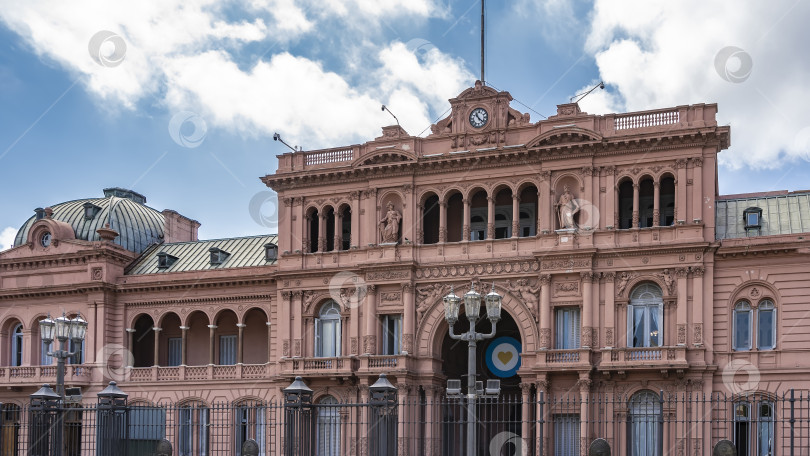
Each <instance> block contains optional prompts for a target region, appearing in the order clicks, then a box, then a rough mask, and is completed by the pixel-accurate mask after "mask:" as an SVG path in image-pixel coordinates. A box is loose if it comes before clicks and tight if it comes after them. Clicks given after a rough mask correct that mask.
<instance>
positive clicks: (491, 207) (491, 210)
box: [487, 195, 495, 239]
mask: <svg viewBox="0 0 810 456" xmlns="http://www.w3.org/2000/svg"><path fill="white" fill-rule="evenodd" d="M487 239H495V197H494V196H492V195H489V196H487Z"/></svg>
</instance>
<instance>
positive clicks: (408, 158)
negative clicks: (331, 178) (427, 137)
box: [352, 149, 416, 167]
mask: <svg viewBox="0 0 810 456" xmlns="http://www.w3.org/2000/svg"><path fill="white" fill-rule="evenodd" d="M415 161H416V156H415V155H414V154H412V153H410V152H406V151H404V150H402V149H388V150H380V151H376V152H372V153H371V154H368V155H365V156H362V157H360V158H358V159H357V160H356V161H355V162H354V163H352V166H355V167H356V166H367V165H380V164H384V163H406V162H415Z"/></svg>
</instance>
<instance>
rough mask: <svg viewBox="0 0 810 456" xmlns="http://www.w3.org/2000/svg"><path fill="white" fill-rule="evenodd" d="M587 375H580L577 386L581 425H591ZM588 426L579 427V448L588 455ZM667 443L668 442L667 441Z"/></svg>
mask: <svg viewBox="0 0 810 456" xmlns="http://www.w3.org/2000/svg"><path fill="white" fill-rule="evenodd" d="M588 375H589V374H587V373H585V374H580V377H579V381H577V384H578V386H579V422H580V423H589V422H590V417H589V416H588V415H589V413H588V412H589V410H590V408H589V407H588V393H590V390H591V379H590V378H588ZM588 430H589V429H588V426H582V425H580V427H579V448H580V454H586V453H587V451H588ZM665 441H666V440H665ZM617 454H618V453H617Z"/></svg>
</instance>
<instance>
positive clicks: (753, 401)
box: [0, 387, 810, 456]
mask: <svg viewBox="0 0 810 456" xmlns="http://www.w3.org/2000/svg"><path fill="white" fill-rule="evenodd" d="M362 391H363V390H362V389H360V390H358V391H357V394H359V395H360V396H358V397H357V398H356V400H354V401H351V402H339V401H338V400H336V399H335V397H333V396H329V395H326V396H321V397H319V398H318V400H316V401H314V402H312V401H311V400H309V401H307V400H301V401H290V400H289V398H288V400H287V401H286V402H281V403H278V402H277V403H268V402H239V403H202V402H191V403H183V404H158V405H146V404H126V405H124V406H121V407H111V406H102V405H98V404H60V405H59V406H58V407H53V408H42V407H33V406H29V405H27V404H26V405H15V404H3V405H2V408H0V411H1V412H0V454H2V455H3V456H6V455H35V456H54V455H57V454H58V455H60V456H61V455H66V456H79V455H97V456H110V455H115V456H119V455H121V456H146V455H149V456H152V455H155V454H160V453H159V452H158V451H157V448H158V445H159V444H160V443H161V442H162V441H163V440H164V439H165V440H166V441H167V442H166V443H167V444H170V445H171V447H172V448H173V450H174V454H175V455H189V456H190V455H197V456H202V455H205V456H218V455H238V456H248V453H243V452H242V448H243V446H244V445H245V442H247V441H248V440H252V441H253V442H255V444H256V446H257V447H258V453H256V454H259V455H285V456H292V455H302V456H314V455H330V456H331V455H351V456H371V455H375V456H378V455H382V456H384V455H390V456H394V455H398V454H408V455H431V456H436V455H448V456H450V455H453V456H455V455H466V454H469V453H467V448H465V445H466V435H465V432H466V429H467V428H466V422H465V419H466V402H465V400H464V399H450V398H447V397H443V396H437V397H431V393H430V392H429V390H428V391H426V390H424V389H422V388H421V387H418V388H416V389H415V390H410V391H409V392H407V393H404V392H403V393H401V394H398V395H396V394H397V393H394V394H395V395H394V396H393V399H391V400H388V401H384V400H382V401H381V400H379V399H375V397H374V396H373V394H372V397H368V396H364V395H363V394H364V393H363V392H362ZM372 393H373V392H372ZM310 397H311V396H310ZM476 417H477V421H478V426H477V427H476V429H477V433H478V434H477V435H476V439H475V441H476V445H477V450H476V451H475V452H474V454H476V455H502V454H525V455H533V456H541V455H542V456H545V455H557V456H567V455H577V456H579V455H580V454H584V453H587V451H588V449H589V447H590V446H591V445H607V446H609V447H610V449H611V454H615V455H650V456H655V455H667V454H679V455H680V454H683V455H708V454H712V451H713V449H714V447H715V446H716V445H718V444H719V443H720V442H721V441H726V442H724V443H725V444H730V445H733V446H734V447H735V448H736V451H737V453H732V454H746V455H749V454H757V455H759V454H769V455H773V454H779V455H791V456H792V455H799V454H802V455H807V454H810V395H808V392H807V391H798V390H788V391H785V392H780V393H757V394H740V395H724V394H721V393H714V394H710V395H704V394H702V393H695V392H692V393H690V392H672V393H667V392H663V391H651V390H641V391H636V392H634V393H633V394H632V395H626V394H599V393H580V392H574V393H568V394H560V395H547V394H544V393H543V392H537V391H535V390H534V389H531V390H527V391H523V392H521V391H520V390H509V388H505V391H504V394H502V395H501V396H500V397H498V398H495V399H479V400H478V403H477V405H476ZM57 433H60V434H59V436H60V437H59V438H58V439H57V438H56V435H57Z"/></svg>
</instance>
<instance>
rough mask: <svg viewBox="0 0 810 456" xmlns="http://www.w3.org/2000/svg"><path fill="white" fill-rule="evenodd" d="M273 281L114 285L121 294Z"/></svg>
mask: <svg viewBox="0 0 810 456" xmlns="http://www.w3.org/2000/svg"><path fill="white" fill-rule="evenodd" d="M275 281H276V279H275V277H272V278H271V277H265V278H246V277H223V278H206V279H205V280H203V279H196V280H191V279H189V280H183V281H172V282H158V283H155V282H152V283H143V284H141V283H137V284H120V285H118V286H117V287H116V291H117V292H119V293H121V294H126V293H135V292H150V291H173V290H189V289H194V288H232V287H244V286H254V285H271V284H273V283H275Z"/></svg>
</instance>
